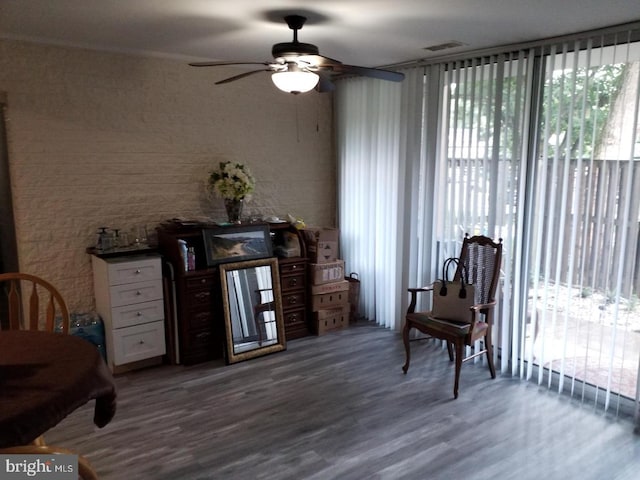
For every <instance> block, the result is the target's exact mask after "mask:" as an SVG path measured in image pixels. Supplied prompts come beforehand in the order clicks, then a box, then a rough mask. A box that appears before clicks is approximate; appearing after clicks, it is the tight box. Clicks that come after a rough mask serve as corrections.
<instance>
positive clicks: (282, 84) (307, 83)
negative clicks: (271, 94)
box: [271, 71, 320, 93]
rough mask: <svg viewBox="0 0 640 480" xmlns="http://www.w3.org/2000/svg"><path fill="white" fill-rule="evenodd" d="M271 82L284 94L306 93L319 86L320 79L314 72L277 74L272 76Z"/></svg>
mask: <svg viewBox="0 0 640 480" xmlns="http://www.w3.org/2000/svg"><path fill="white" fill-rule="evenodd" d="M271 80H272V81H273V83H274V84H275V86H276V87H278V88H279V89H280V90H282V91H283V92H287V93H304V92H308V91H309V90H311V89H312V88H313V87H315V86H316V85H317V84H318V80H320V77H319V76H318V74H316V73H313V72H301V71H296V72H291V71H289V72H275V73H273V74H272V75H271Z"/></svg>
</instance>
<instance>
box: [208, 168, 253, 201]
mask: <svg viewBox="0 0 640 480" xmlns="http://www.w3.org/2000/svg"><path fill="white" fill-rule="evenodd" d="M255 186H256V181H255V179H254V178H253V175H251V172H250V171H249V169H248V168H247V167H246V166H244V165H242V164H241V163H233V162H220V165H219V167H218V169H217V170H213V171H211V173H210V174H209V188H210V189H211V190H213V191H214V192H215V194H216V195H217V196H219V197H221V198H224V199H229V200H242V199H245V200H249V199H250V198H251V193H253V190H254V189H255Z"/></svg>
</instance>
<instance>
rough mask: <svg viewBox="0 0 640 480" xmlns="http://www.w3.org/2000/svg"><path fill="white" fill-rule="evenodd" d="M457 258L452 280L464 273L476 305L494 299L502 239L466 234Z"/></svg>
mask: <svg viewBox="0 0 640 480" xmlns="http://www.w3.org/2000/svg"><path fill="white" fill-rule="evenodd" d="M459 258H460V260H461V261H460V262H459V264H458V268H457V269H456V273H455V275H454V280H459V279H460V277H461V276H462V275H464V280H465V282H466V283H467V284H473V286H474V288H475V301H474V303H475V304H476V305H480V304H489V303H492V302H493V301H495V297H496V290H497V287H498V280H499V278H500V266H501V265H502V239H499V240H498V242H494V241H493V239H491V238H489V237H486V236H484V235H475V236H473V237H469V236H468V235H467V236H465V238H464V240H463V242H462V248H461V250H460V257H459ZM482 313H486V312H482Z"/></svg>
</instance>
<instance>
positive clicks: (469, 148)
mask: <svg viewBox="0 0 640 480" xmlns="http://www.w3.org/2000/svg"><path fill="white" fill-rule="evenodd" d="M638 37H640V31H638V30H633V31H629V32H617V33H616V32H613V31H607V32H606V33H604V34H602V36H600V37H596V36H591V37H584V38H578V39H576V40H573V39H572V40H571V41H567V42H565V43H559V42H557V43H551V42H550V43H548V44H544V45H542V44H541V45H537V46H533V47H531V48H529V47H527V49H523V50H518V51H512V52H505V53H501V54H495V55H489V56H485V57H479V58H471V59H465V60H455V61H451V62H448V63H447V62H443V63H434V64H432V65H429V66H427V67H425V68H424V70H423V71H421V70H420V69H418V68H416V69H415V70H413V71H412V75H411V76H409V77H408V78H411V83H409V84H408V85H410V86H412V88H407V86H404V87H403V89H402V91H401V92H399V91H397V90H395V91H392V92H391V93H392V94H393V95H391V96H389V95H381V94H380V95H377V96H374V97H372V96H371V95H368V96H367V95H364V94H363V92H364V93H367V91H368V90H367V89H368V88H370V87H371V85H370V83H368V82H366V81H364V80H362V79H352V80H349V81H345V82H344V83H343V84H342V86H341V87H340V85H339V90H338V96H337V99H338V108H337V111H338V114H337V117H338V137H337V138H338V146H339V149H338V150H339V153H338V155H339V160H340V179H341V186H340V192H341V198H340V211H341V213H340V221H341V223H340V227H341V229H342V235H341V241H342V245H343V247H344V248H343V252H344V254H345V259H346V260H347V261H348V262H354V261H356V262H357V261H358V260H361V261H362V265H363V267H362V271H363V275H362V277H361V280H362V283H363V285H364V284H369V285H370V286H371V287H370V293H371V295H365V296H363V299H364V300H363V301H364V302H365V303H368V305H364V307H365V308H364V311H365V312H366V314H367V317H368V318H370V319H374V318H375V319H376V320H377V321H378V322H379V323H380V324H384V325H387V326H390V327H391V328H399V327H400V326H401V324H402V322H401V319H402V318H403V313H404V312H403V310H402V307H403V305H402V300H404V299H405V298H406V287H407V286H416V285H425V284H426V283H427V282H429V281H431V280H433V279H435V278H437V276H438V275H439V271H438V270H439V266H440V265H442V261H443V260H444V259H445V258H447V257H450V256H456V255H457V254H458V252H459V250H460V245H461V241H462V239H463V237H464V234H465V233H469V234H471V235H474V234H482V235H487V236H490V237H492V238H494V239H497V238H502V239H503V244H504V254H503V264H502V272H501V284H500V288H499V293H498V302H499V304H498V308H497V315H496V319H495V321H496V325H495V328H494V338H493V343H494V346H496V347H497V348H495V349H494V352H495V354H496V356H497V358H496V365H499V370H500V371H501V372H502V373H510V374H512V375H514V376H519V377H521V378H523V379H527V380H533V381H537V382H538V383H539V384H540V385H545V386H548V387H549V388H553V389H555V390H557V391H561V392H569V393H570V394H572V395H573V396H574V397H578V398H580V397H581V398H588V399H589V401H595V404H597V405H599V406H604V409H605V410H608V409H610V408H612V409H614V410H617V409H618V408H619V407H620V406H621V405H624V406H625V408H626V406H627V405H629V404H630V403H629V402H628V399H629V398H630V399H634V398H635V399H636V402H637V404H639V405H640V402H638V388H637V387H638V385H637V379H638V370H639V369H638V364H639V361H640V300H639V298H638V297H639V296H640V256H639V255H638V253H639V252H638V250H639V249H640V233H639V232H640V163H639V162H640V127H639V122H638V116H639V114H638V112H639V110H640V106H639V103H640V102H639V99H640V95H639V92H640V44H639V43H637V39H638ZM420 78H422V79H423V80H422V81H420V80H419V79H420ZM421 87H424V88H421ZM423 94H424V96H423ZM372 99H374V100H375V101H374V100H372ZM372 105H373V106H377V107H379V109H378V110H375V109H373V108H372ZM409 106H410V107H411V108H408V107H409ZM420 108H422V109H423V110H422V116H419V115H418V113H420V111H419V109H420ZM397 112H404V113H403V114H401V115H399V116H396V115H397ZM385 122H386V123H385ZM380 126H382V130H381V129H380V128H376V127H380ZM398 126H399V127H400V128H398ZM356 127H357V128H356ZM411 128H413V130H411ZM417 129H421V131H422V135H421V136H418V135H415V134H414V132H415V130H417ZM402 132H405V133H406V132H412V134H411V135H408V134H403V133H402ZM382 133H383V134H382ZM417 145H419V146H420V152H421V153H420V155H418V154H417V153H416V152H417V150H418V148H417V147H416V146H417ZM372 179H373V180H372ZM358 185H363V186H364V187H363V188H362V189H359V188H355V186H358ZM372 187H375V188H372ZM375 199H378V203H376V202H375V201H374V200H375ZM380 199H383V200H382V202H380ZM382 207H385V208H387V210H385V209H384V208H382ZM388 208H391V210H388ZM378 209H380V212H387V213H388V219H387V217H377V218H376V217H374V216H373V212H375V211H377V210H378ZM389 212H390V213H389ZM383 218H384V219H385V220H384V221H383V222H382V223H384V224H385V228H384V229H383V230H384V231H383V232H379V231H377V230H375V228H374V227H375V226H376V225H379V224H380V222H381V221H382V219H383ZM362 219H364V223H363V222H362V221H361V220H362ZM389 219H391V223H390V221H389ZM390 225H391V228H389V226H390ZM390 232H391V233H392V235H391V237H390V238H387V237H388V236H389V234H390ZM359 237H360V238H359ZM374 239H375V240H374ZM379 252H391V253H393V254H392V255H391V256H389V255H384V256H382V255H379ZM378 258H381V259H385V262H384V263H380V264H378V263H377V259H378ZM373 259H376V262H374V261H373ZM367 267H370V269H371V270H372V271H371V272H369V271H368V270H367ZM382 267H384V268H382ZM374 286H375V287H376V288H377V287H378V286H380V287H381V288H380V289H378V290H373V287H374ZM385 294H386V295H385ZM389 299H393V301H389ZM404 306H405V308H406V303H405V304H404ZM381 307H384V308H381ZM422 307H424V308H428V307H429V305H428V301H427V302H426V304H425V305H422ZM382 312H383V313H382ZM383 318H384V320H385V321H383V320H382V319H383ZM389 319H393V321H391V322H390V321H388V320H389ZM478 361H482V359H479V360H478Z"/></svg>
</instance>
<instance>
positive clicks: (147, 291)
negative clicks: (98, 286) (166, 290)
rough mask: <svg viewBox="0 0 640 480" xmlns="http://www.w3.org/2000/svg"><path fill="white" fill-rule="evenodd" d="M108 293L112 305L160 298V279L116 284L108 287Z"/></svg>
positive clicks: (117, 305)
mask: <svg viewBox="0 0 640 480" xmlns="http://www.w3.org/2000/svg"><path fill="white" fill-rule="evenodd" d="M109 293H110V295H111V306H112V307H120V306H123V305H132V304H134V303H142V302H149V301H151V300H162V280H161V279H158V280H151V281H149V282H139V283H135V284H127V285H116V286H113V287H110V288H109Z"/></svg>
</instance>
